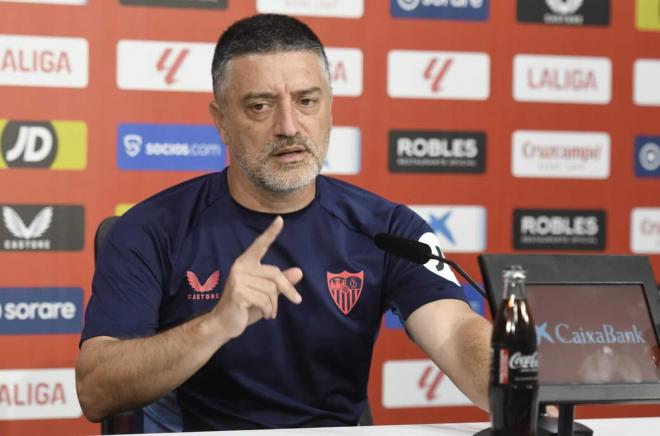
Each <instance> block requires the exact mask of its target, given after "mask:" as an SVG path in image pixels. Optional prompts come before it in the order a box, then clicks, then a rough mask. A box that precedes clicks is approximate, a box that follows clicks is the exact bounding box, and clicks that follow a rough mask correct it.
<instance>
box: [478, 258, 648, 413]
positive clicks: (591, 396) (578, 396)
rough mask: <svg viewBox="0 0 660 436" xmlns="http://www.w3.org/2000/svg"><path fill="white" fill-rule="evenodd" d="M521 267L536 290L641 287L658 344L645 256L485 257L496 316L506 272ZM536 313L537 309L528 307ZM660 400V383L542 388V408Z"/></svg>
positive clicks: (486, 280)
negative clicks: (540, 287) (560, 286)
mask: <svg viewBox="0 0 660 436" xmlns="http://www.w3.org/2000/svg"><path fill="white" fill-rule="evenodd" d="M510 265H522V267H523V268H524V269H525V270H526V271H527V282H528V283H530V284H535V285H558V284H566V285H581V284H584V285H588V284H619V285H621V284H623V285H641V286H642V288H643V291H644V296H645V298H646V304H647V306H648V309H649V315H650V317H651V323H652V324H653V327H654V330H655V335H656V342H657V341H659V340H660V293H659V292H658V288H657V285H656V282H655V279H654V276H653V271H652V269H651V265H650V263H649V260H648V257H646V256H627V255H570V254H482V255H480V256H479V266H480V268H481V273H482V276H483V278H484V284H485V287H486V292H487V294H488V304H489V306H490V310H491V313H493V314H495V313H497V309H498V308H499V304H500V302H501V298H502V290H503V289H502V288H503V281H502V278H501V276H502V273H501V272H502V270H503V269H504V268H506V267H508V266H510ZM530 309H531V311H532V313H534V308H533V307H530ZM658 400H660V381H659V382H658V383H618V384H597V385H594V384H579V383H576V384H556V383H553V384H551V385H543V384H541V385H540V388H539V402H541V403H543V404H581V403H620V402H642V401H658Z"/></svg>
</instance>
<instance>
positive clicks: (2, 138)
mask: <svg viewBox="0 0 660 436" xmlns="http://www.w3.org/2000/svg"><path fill="white" fill-rule="evenodd" d="M86 167H87V125H86V124H85V123H84V122H83V121H59V120H54V121H18V120H3V119H0V169H4V168H50V169H53V170H84V169H85V168H86Z"/></svg>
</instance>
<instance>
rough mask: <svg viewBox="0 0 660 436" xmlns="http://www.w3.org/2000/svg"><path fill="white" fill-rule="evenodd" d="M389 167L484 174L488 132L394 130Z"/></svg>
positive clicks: (408, 170) (401, 169) (404, 169)
mask: <svg viewBox="0 0 660 436" xmlns="http://www.w3.org/2000/svg"><path fill="white" fill-rule="evenodd" d="M389 169H390V171H391V172H393V173H483V172H485V171H486V134H485V133H484V132H441V131H413V130H392V131H390V139H389Z"/></svg>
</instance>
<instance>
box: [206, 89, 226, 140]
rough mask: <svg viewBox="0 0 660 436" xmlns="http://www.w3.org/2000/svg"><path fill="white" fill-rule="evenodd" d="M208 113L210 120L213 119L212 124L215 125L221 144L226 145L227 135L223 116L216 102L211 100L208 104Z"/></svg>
mask: <svg viewBox="0 0 660 436" xmlns="http://www.w3.org/2000/svg"><path fill="white" fill-rule="evenodd" d="M209 113H210V114H211V118H213V124H215V128H216V129H217V131H218V133H219V134H220V139H222V143H223V144H225V145H226V144H227V135H226V132H225V128H224V122H225V114H224V112H223V111H222V109H220V106H219V105H218V102H217V101H215V100H211V102H210V103H209Z"/></svg>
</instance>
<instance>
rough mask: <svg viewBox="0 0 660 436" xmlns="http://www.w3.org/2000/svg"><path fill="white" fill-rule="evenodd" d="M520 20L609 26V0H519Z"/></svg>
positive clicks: (525, 21)
mask: <svg viewBox="0 0 660 436" xmlns="http://www.w3.org/2000/svg"><path fill="white" fill-rule="evenodd" d="M518 21H520V22H523V23H544V24H567V25H573V26H582V25H587V26H607V25H609V24H610V1H609V0H518Z"/></svg>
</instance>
